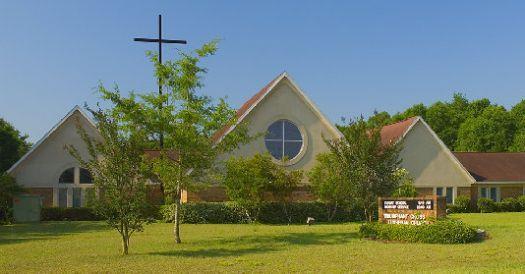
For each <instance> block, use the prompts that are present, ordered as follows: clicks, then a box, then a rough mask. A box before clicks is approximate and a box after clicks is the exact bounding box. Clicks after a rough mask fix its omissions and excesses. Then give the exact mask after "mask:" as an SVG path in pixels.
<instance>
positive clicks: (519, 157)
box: [454, 152, 525, 182]
mask: <svg viewBox="0 0 525 274" xmlns="http://www.w3.org/2000/svg"><path fill="white" fill-rule="evenodd" d="M454 155H455V156H456V158H457V159H458V160H459V161H460V162H461V164H463V166H465V168H466V169H467V170H468V171H469V172H470V174H471V175H472V176H473V177H474V178H475V179H476V181H478V182H490V181H497V182H504V181H525V153H524V152H516V153H512V152H454Z"/></svg>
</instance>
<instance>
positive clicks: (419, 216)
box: [378, 196, 446, 225]
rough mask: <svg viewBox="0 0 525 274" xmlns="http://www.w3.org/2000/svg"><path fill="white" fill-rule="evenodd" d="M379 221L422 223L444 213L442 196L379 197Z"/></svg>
mask: <svg viewBox="0 0 525 274" xmlns="http://www.w3.org/2000/svg"><path fill="white" fill-rule="evenodd" d="M378 205H379V212H378V213H379V221H380V222H382V223H387V224H402V225H422V224H427V223H430V222H431V221H432V220H435V218H440V217H443V216H445V215H446V201H445V200H444V199H443V197H437V196H424V197H408V198H392V197H389V198H379V200H378Z"/></svg>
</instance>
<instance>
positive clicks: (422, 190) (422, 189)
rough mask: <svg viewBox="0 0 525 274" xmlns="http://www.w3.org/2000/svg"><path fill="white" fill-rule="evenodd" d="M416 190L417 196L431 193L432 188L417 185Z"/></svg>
mask: <svg viewBox="0 0 525 274" xmlns="http://www.w3.org/2000/svg"><path fill="white" fill-rule="evenodd" d="M416 190H417V195H419V196H427V195H433V188H431V187H417V188H416Z"/></svg>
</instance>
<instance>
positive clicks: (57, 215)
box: [41, 207, 101, 221]
mask: <svg viewBox="0 0 525 274" xmlns="http://www.w3.org/2000/svg"><path fill="white" fill-rule="evenodd" d="M41 219H42V221H98V220H101V218H100V217H98V216H97V215H96V214H95V213H94V212H93V209H91V208H87V207H79V208H61V207H47V208H42V212H41Z"/></svg>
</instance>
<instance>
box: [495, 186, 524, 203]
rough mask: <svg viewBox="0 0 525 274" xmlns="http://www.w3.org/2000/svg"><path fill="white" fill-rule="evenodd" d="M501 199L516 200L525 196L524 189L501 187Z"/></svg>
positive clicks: (520, 187) (519, 187)
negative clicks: (524, 194)
mask: <svg viewBox="0 0 525 274" xmlns="http://www.w3.org/2000/svg"><path fill="white" fill-rule="evenodd" d="M500 191H501V199H502V200H503V199H505V198H516V197H518V196H521V195H523V187H522V186H521V185H519V186H502V187H501V190H500Z"/></svg>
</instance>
